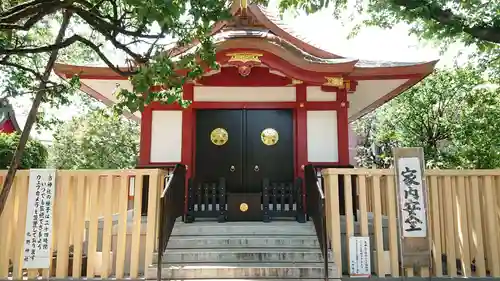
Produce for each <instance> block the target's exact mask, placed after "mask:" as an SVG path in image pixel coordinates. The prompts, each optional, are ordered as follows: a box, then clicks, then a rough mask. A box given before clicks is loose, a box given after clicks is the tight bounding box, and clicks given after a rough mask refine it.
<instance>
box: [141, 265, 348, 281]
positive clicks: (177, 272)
mask: <svg viewBox="0 0 500 281" xmlns="http://www.w3.org/2000/svg"><path fill="white" fill-rule="evenodd" d="M156 273H157V271H156V267H155V266H151V267H150V268H149V269H148V271H147V274H146V278H147V279H149V278H156ZM328 275H329V277H331V278H338V277H339V276H338V271H337V269H336V266H334V265H331V266H330V268H329V273H328ZM323 276H324V269H323V264H321V263H200V264H195V263H178V264H170V265H168V266H166V265H165V266H163V267H162V279H163V278H164V279H227V278H238V279H240V278H243V279H247V278H258V279H261V278H283V279H288V278H294V279H320V278H323Z"/></svg>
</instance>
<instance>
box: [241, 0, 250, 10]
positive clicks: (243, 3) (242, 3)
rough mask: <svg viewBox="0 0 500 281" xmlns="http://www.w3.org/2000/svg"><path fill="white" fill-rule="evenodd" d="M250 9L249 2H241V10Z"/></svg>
mask: <svg viewBox="0 0 500 281" xmlns="http://www.w3.org/2000/svg"><path fill="white" fill-rule="evenodd" d="M247 7H248V1H247V0H240V8H241V10H246V9H247Z"/></svg>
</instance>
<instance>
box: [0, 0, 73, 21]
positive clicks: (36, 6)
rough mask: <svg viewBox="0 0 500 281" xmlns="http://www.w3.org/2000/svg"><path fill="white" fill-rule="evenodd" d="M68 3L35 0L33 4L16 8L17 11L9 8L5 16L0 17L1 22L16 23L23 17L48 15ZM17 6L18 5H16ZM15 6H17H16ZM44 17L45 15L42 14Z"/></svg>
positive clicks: (55, 0)
mask: <svg viewBox="0 0 500 281" xmlns="http://www.w3.org/2000/svg"><path fill="white" fill-rule="evenodd" d="M65 4H66V3H64V2H61V1H58V0H48V1H47V0H40V1H36V2H33V3H32V5H28V6H26V7H24V8H23V9H19V10H16V11H15V12H11V10H7V12H6V13H4V14H6V15H5V16H4V15H2V16H1V17H0V22H1V23H2V24H14V23H16V22H18V21H19V20H21V19H25V18H29V17H32V16H34V15H37V14H43V15H47V14H49V13H50V11H54V10H57V9H59V8H61V7H62V6H64V5H65ZM16 7H17V6H16ZM14 8H15V7H14ZM42 17H43V16H42Z"/></svg>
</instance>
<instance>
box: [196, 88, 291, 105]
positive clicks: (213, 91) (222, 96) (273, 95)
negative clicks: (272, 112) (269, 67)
mask: <svg viewBox="0 0 500 281" xmlns="http://www.w3.org/2000/svg"><path fill="white" fill-rule="evenodd" d="M193 99H194V100H195V101H221V102H228V101H229V102H230V101H236V102H275V101H285V102H286V101H295V100H296V98H295V87H207V86H205V87H203V86H195V87H194V96H193Z"/></svg>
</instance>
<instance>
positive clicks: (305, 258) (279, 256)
mask: <svg viewBox="0 0 500 281" xmlns="http://www.w3.org/2000/svg"><path fill="white" fill-rule="evenodd" d="M329 260H333V259H332V255H331V254H330V255H329ZM157 261H158V254H157V253H155V254H154V256H153V263H157ZM178 262H183V263H191V262H221V263H227V262H318V263H321V262H323V255H322V254H321V251H320V250H319V249H318V248H317V249H291V248H289V249H283V248H253V249H249V248H240V249H220V248H219V249H206V248H205V249H170V250H167V251H166V253H165V254H164V255H163V259H162V263H163V264H169V263H178Z"/></svg>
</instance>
